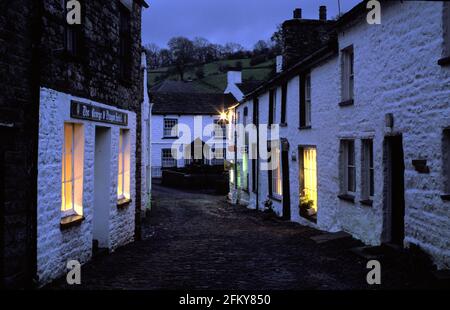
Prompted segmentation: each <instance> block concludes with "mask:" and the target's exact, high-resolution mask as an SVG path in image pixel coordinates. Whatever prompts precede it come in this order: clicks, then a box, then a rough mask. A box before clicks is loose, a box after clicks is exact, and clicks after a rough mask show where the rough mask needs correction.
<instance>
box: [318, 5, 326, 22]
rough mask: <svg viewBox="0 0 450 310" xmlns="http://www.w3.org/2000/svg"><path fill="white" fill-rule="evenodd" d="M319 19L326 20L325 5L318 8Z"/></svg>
mask: <svg viewBox="0 0 450 310" xmlns="http://www.w3.org/2000/svg"><path fill="white" fill-rule="evenodd" d="M319 19H320V20H327V7H326V6H325V5H321V6H320V8H319Z"/></svg>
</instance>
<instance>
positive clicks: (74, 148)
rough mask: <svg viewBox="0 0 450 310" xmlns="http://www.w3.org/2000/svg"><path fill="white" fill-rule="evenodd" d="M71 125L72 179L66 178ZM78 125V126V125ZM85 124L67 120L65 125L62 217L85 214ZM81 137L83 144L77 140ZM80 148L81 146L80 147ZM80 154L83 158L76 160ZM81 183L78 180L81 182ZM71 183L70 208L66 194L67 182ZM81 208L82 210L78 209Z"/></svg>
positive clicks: (62, 167)
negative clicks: (68, 130) (79, 194)
mask: <svg viewBox="0 0 450 310" xmlns="http://www.w3.org/2000/svg"><path fill="white" fill-rule="evenodd" d="M69 126H70V131H71V133H70V138H71V142H70V175H71V177H70V180H68V179H67V178H66V163H67V158H66V156H67V148H66V143H67V141H66V138H67V136H66V129H67V128H68V127H69ZM77 126H78V127H77ZM83 130H84V128H83V125H81V124H77V123H72V122H65V123H64V126H63V134H64V136H63V146H62V157H61V159H62V163H61V164H62V165H61V208H60V209H61V218H66V217H70V216H74V215H79V216H82V215H83V183H84V180H83V178H84V156H82V155H83V154H84V134H83ZM80 135H81V136H80ZM79 139H80V141H79V142H81V145H78V143H77V141H78V140H79ZM78 148H81V150H80V149H78ZM77 154H79V155H80V156H82V158H81V159H79V160H78V161H77V160H76V156H77ZM80 164H81V167H76V166H77V165H80ZM76 170H79V171H81V176H79V177H77V176H76V174H77V173H76ZM80 180H81V184H80V183H78V184H77V182H80ZM68 183H70V196H71V197H70V200H71V206H70V208H67V202H66V198H65V197H66V194H65V193H67V188H66V186H67V184H68ZM77 186H81V188H77ZM77 191H81V197H80V199H79V206H78V207H77V202H76V200H77V199H76V196H75V195H76V192H77ZM77 208H79V209H80V210H79V211H77V210H76V209H77Z"/></svg>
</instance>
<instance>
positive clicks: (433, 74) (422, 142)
mask: <svg viewBox="0 0 450 310" xmlns="http://www.w3.org/2000/svg"><path fill="white" fill-rule="evenodd" d="M381 4H382V5H381V14H382V15H381V24H380V25H370V24H368V23H367V21H366V16H367V12H368V10H367V9H366V6H365V3H364V2H363V3H361V4H359V5H358V6H356V7H355V8H353V9H352V10H351V11H349V12H348V13H346V14H345V15H344V16H342V17H341V18H340V19H339V20H338V21H337V22H335V23H333V25H332V27H331V29H330V33H329V34H330V35H329V37H328V38H327V40H326V44H325V45H323V46H322V47H318V48H316V50H315V51H314V52H312V53H309V55H305V56H302V57H301V59H300V60H298V61H297V63H296V64H293V65H288V66H287V67H285V68H284V71H283V72H282V73H280V74H279V75H278V76H277V77H276V78H275V79H273V80H272V81H269V82H268V83H266V84H264V85H263V86H261V87H259V88H258V89H256V90H255V91H254V92H253V93H251V94H249V95H248V96H246V97H245V99H244V100H243V101H242V103H241V105H239V107H238V108H237V109H236V111H237V112H239V114H240V115H247V117H249V118H250V119H252V120H254V121H255V122H259V123H261V124H262V123H271V122H274V123H278V124H279V125H280V142H279V143H278V145H279V149H280V152H279V153H280V162H281V164H280V167H279V169H280V170H279V171H272V172H267V171H261V170H260V169H258V167H259V166H260V164H261V163H260V162H259V161H258V160H256V161H255V163H252V164H248V165H246V166H247V167H248V169H247V171H246V172H245V171H243V170H241V171H240V173H239V175H240V176H241V177H242V178H247V179H248V180H249V181H248V182H247V184H246V185H247V188H243V187H242V186H241V184H243V182H242V181H240V182H239V185H240V186H237V189H234V190H233V187H232V190H231V192H230V196H234V197H236V198H237V199H236V202H238V203H243V204H246V205H248V206H249V207H250V208H257V209H263V208H264V207H265V205H267V204H268V205H272V208H273V209H274V211H275V212H276V213H277V214H278V215H280V216H284V217H286V218H290V219H291V220H293V221H296V222H299V223H302V224H305V225H310V226H313V227H316V228H319V229H322V230H326V231H339V230H343V231H346V232H348V233H350V234H352V235H353V236H354V237H356V238H358V239H360V240H362V241H363V242H365V243H366V244H368V245H380V244H382V243H391V244H396V245H399V246H406V247H410V246H418V247H419V248H421V249H422V250H423V251H425V252H426V253H428V254H429V255H430V256H431V257H432V258H433V260H434V262H435V264H436V265H437V267H438V268H449V267H450V244H449V242H450V213H449V211H448V206H449V205H448V204H449V191H450V189H449V187H448V186H449V184H450V182H449V178H450V173H449V171H450V169H449V167H450V161H449V158H450V155H449V154H450V153H449V150H450V147H449V146H450V144H449V141H450V138H449V137H450V134H449V126H450V118H449V117H450V67H449V53H450V48H449V46H450V36H449V35H450V6H449V4H448V3H446V2H415V1H414V2H408V1H404V2H402V1H382V2H381ZM286 25H287V24H286V23H285V25H284V27H285V26H286ZM285 32H286V31H285ZM287 32H288V31H287ZM287 43H289V42H287ZM285 44H286V42H285ZM285 56H286V55H285ZM270 98H272V99H270ZM244 109H245V110H246V112H244ZM255 111H256V113H255ZM267 115H269V117H271V118H272V119H271V120H268V119H267ZM239 121H240V120H239ZM242 166H245V165H242ZM244 184H245V182H244ZM286 187H287V188H286ZM267 202H270V203H267Z"/></svg>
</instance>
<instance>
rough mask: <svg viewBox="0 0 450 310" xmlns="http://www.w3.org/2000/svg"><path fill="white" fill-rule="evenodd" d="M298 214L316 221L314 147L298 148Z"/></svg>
mask: <svg viewBox="0 0 450 310" xmlns="http://www.w3.org/2000/svg"><path fill="white" fill-rule="evenodd" d="M299 153H300V214H301V215H302V216H303V217H305V218H307V219H310V220H314V221H315V220H316V214H317V151H316V148H315V147H301V148H300V152H299Z"/></svg>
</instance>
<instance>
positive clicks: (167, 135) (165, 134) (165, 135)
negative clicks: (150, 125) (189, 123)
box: [163, 117, 178, 139]
mask: <svg viewBox="0 0 450 310" xmlns="http://www.w3.org/2000/svg"><path fill="white" fill-rule="evenodd" d="M168 122H173V124H174V125H171V126H170V127H169V126H168V125H167V123H168ZM174 127H177V128H176V130H177V135H176V136H173V135H172V130H173V128H174ZM169 131H170V133H169ZM163 138H164V139H177V138H178V118H174V117H165V118H164V121H163Z"/></svg>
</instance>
